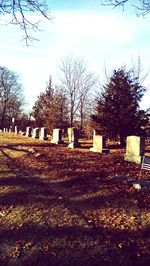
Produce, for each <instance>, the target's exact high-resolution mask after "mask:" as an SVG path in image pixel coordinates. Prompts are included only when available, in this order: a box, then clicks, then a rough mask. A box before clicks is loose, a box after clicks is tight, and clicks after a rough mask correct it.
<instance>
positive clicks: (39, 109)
mask: <svg viewBox="0 0 150 266" xmlns="http://www.w3.org/2000/svg"><path fill="white" fill-rule="evenodd" d="M33 115H34V117H35V119H36V126H38V127H43V126H44V127H47V129H48V132H49V133H52V130H53V128H65V127H67V126H68V112H67V105H66V98H65V96H64V94H63V93H62V91H61V89H58V88H56V90H55V91H54V89H53V86H52V80H51V78H50V80H49V83H48V85H47V87H46V90H45V92H42V93H41V94H40V96H38V99H37V101H36V102H35V105H34V107H33Z"/></svg>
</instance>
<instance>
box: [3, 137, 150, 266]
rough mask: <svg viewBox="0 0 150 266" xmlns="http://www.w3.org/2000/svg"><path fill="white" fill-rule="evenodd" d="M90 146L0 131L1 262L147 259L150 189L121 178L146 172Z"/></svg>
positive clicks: (136, 261)
mask: <svg viewBox="0 0 150 266" xmlns="http://www.w3.org/2000/svg"><path fill="white" fill-rule="evenodd" d="M90 146H91V142H88V141H86V142H82V145H81V149H75V150H72V149H68V148H67V147H66V145H65V144H64V145H60V146H56V145H52V144H50V142H49V141H39V140H34V139H31V138H26V137H22V136H18V135H17V136H16V135H13V134H0V149H1V152H0V239H1V245H0V264H1V265H42V266H45V265H52V266H53V265H55V266H56V265H61V266H66V265H71V266H75V265H79V266H81V265H87V266H91V265H92V266H96V265H97V266H98V265H102V266H103V265H129V266H130V265H145V264H146V265H148V264H149V262H150V250H149V247H150V238H149V232H150V193H149V192H150V190H149V187H146V186H144V187H142V189H141V190H139V191H138V190H135V189H134V188H133V186H132V184H129V183H127V182H126V181H125V179H124V182H123V177H124V178H125V177H132V178H135V179H139V178H140V177H141V178H142V179H143V180H146V179H149V173H148V172H144V171H143V172H142V176H141V171H140V165H136V164H133V163H128V162H125V161H124V159H123V154H124V150H123V149H122V150H121V149H116V148H115V147H112V149H111V152H110V154H97V153H92V152H90V151H89V149H88V148H89V147H90ZM146 151H147V153H149V147H147V150H146ZM117 177H118V178H117ZM119 177H122V178H119Z"/></svg>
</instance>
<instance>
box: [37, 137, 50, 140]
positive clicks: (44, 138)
mask: <svg viewBox="0 0 150 266" xmlns="http://www.w3.org/2000/svg"><path fill="white" fill-rule="evenodd" d="M39 139H40V140H48V137H40V138H39Z"/></svg>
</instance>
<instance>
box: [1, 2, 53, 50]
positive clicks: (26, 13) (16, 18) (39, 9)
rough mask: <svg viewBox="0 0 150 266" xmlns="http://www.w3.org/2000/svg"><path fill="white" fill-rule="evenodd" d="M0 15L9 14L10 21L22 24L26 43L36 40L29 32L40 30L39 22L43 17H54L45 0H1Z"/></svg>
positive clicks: (21, 27)
mask: <svg viewBox="0 0 150 266" xmlns="http://www.w3.org/2000/svg"><path fill="white" fill-rule="evenodd" d="M0 15H1V16H4V15H9V16H10V20H9V22H8V23H10V24H14V25H18V26H20V29H21V30H22V31H23V33H24V37H23V40H25V42H26V45H28V44H29V42H32V41H33V40H36V38H34V37H33V36H32V35H30V34H29V32H30V31H32V32H33V31H37V30H40V29H39V24H40V22H41V21H42V20H43V19H47V20H51V19H52V16H51V15H50V11H49V8H48V5H47V3H46V1H45V0H12V1H11V0H5V1H4V0H0ZM33 15H35V16H33ZM35 17H36V20H35Z"/></svg>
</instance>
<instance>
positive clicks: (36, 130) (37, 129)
mask: <svg viewBox="0 0 150 266" xmlns="http://www.w3.org/2000/svg"><path fill="white" fill-rule="evenodd" d="M39 133H40V130H39V128H38V127H36V128H34V129H33V134H32V138H34V139H38V138H39Z"/></svg>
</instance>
